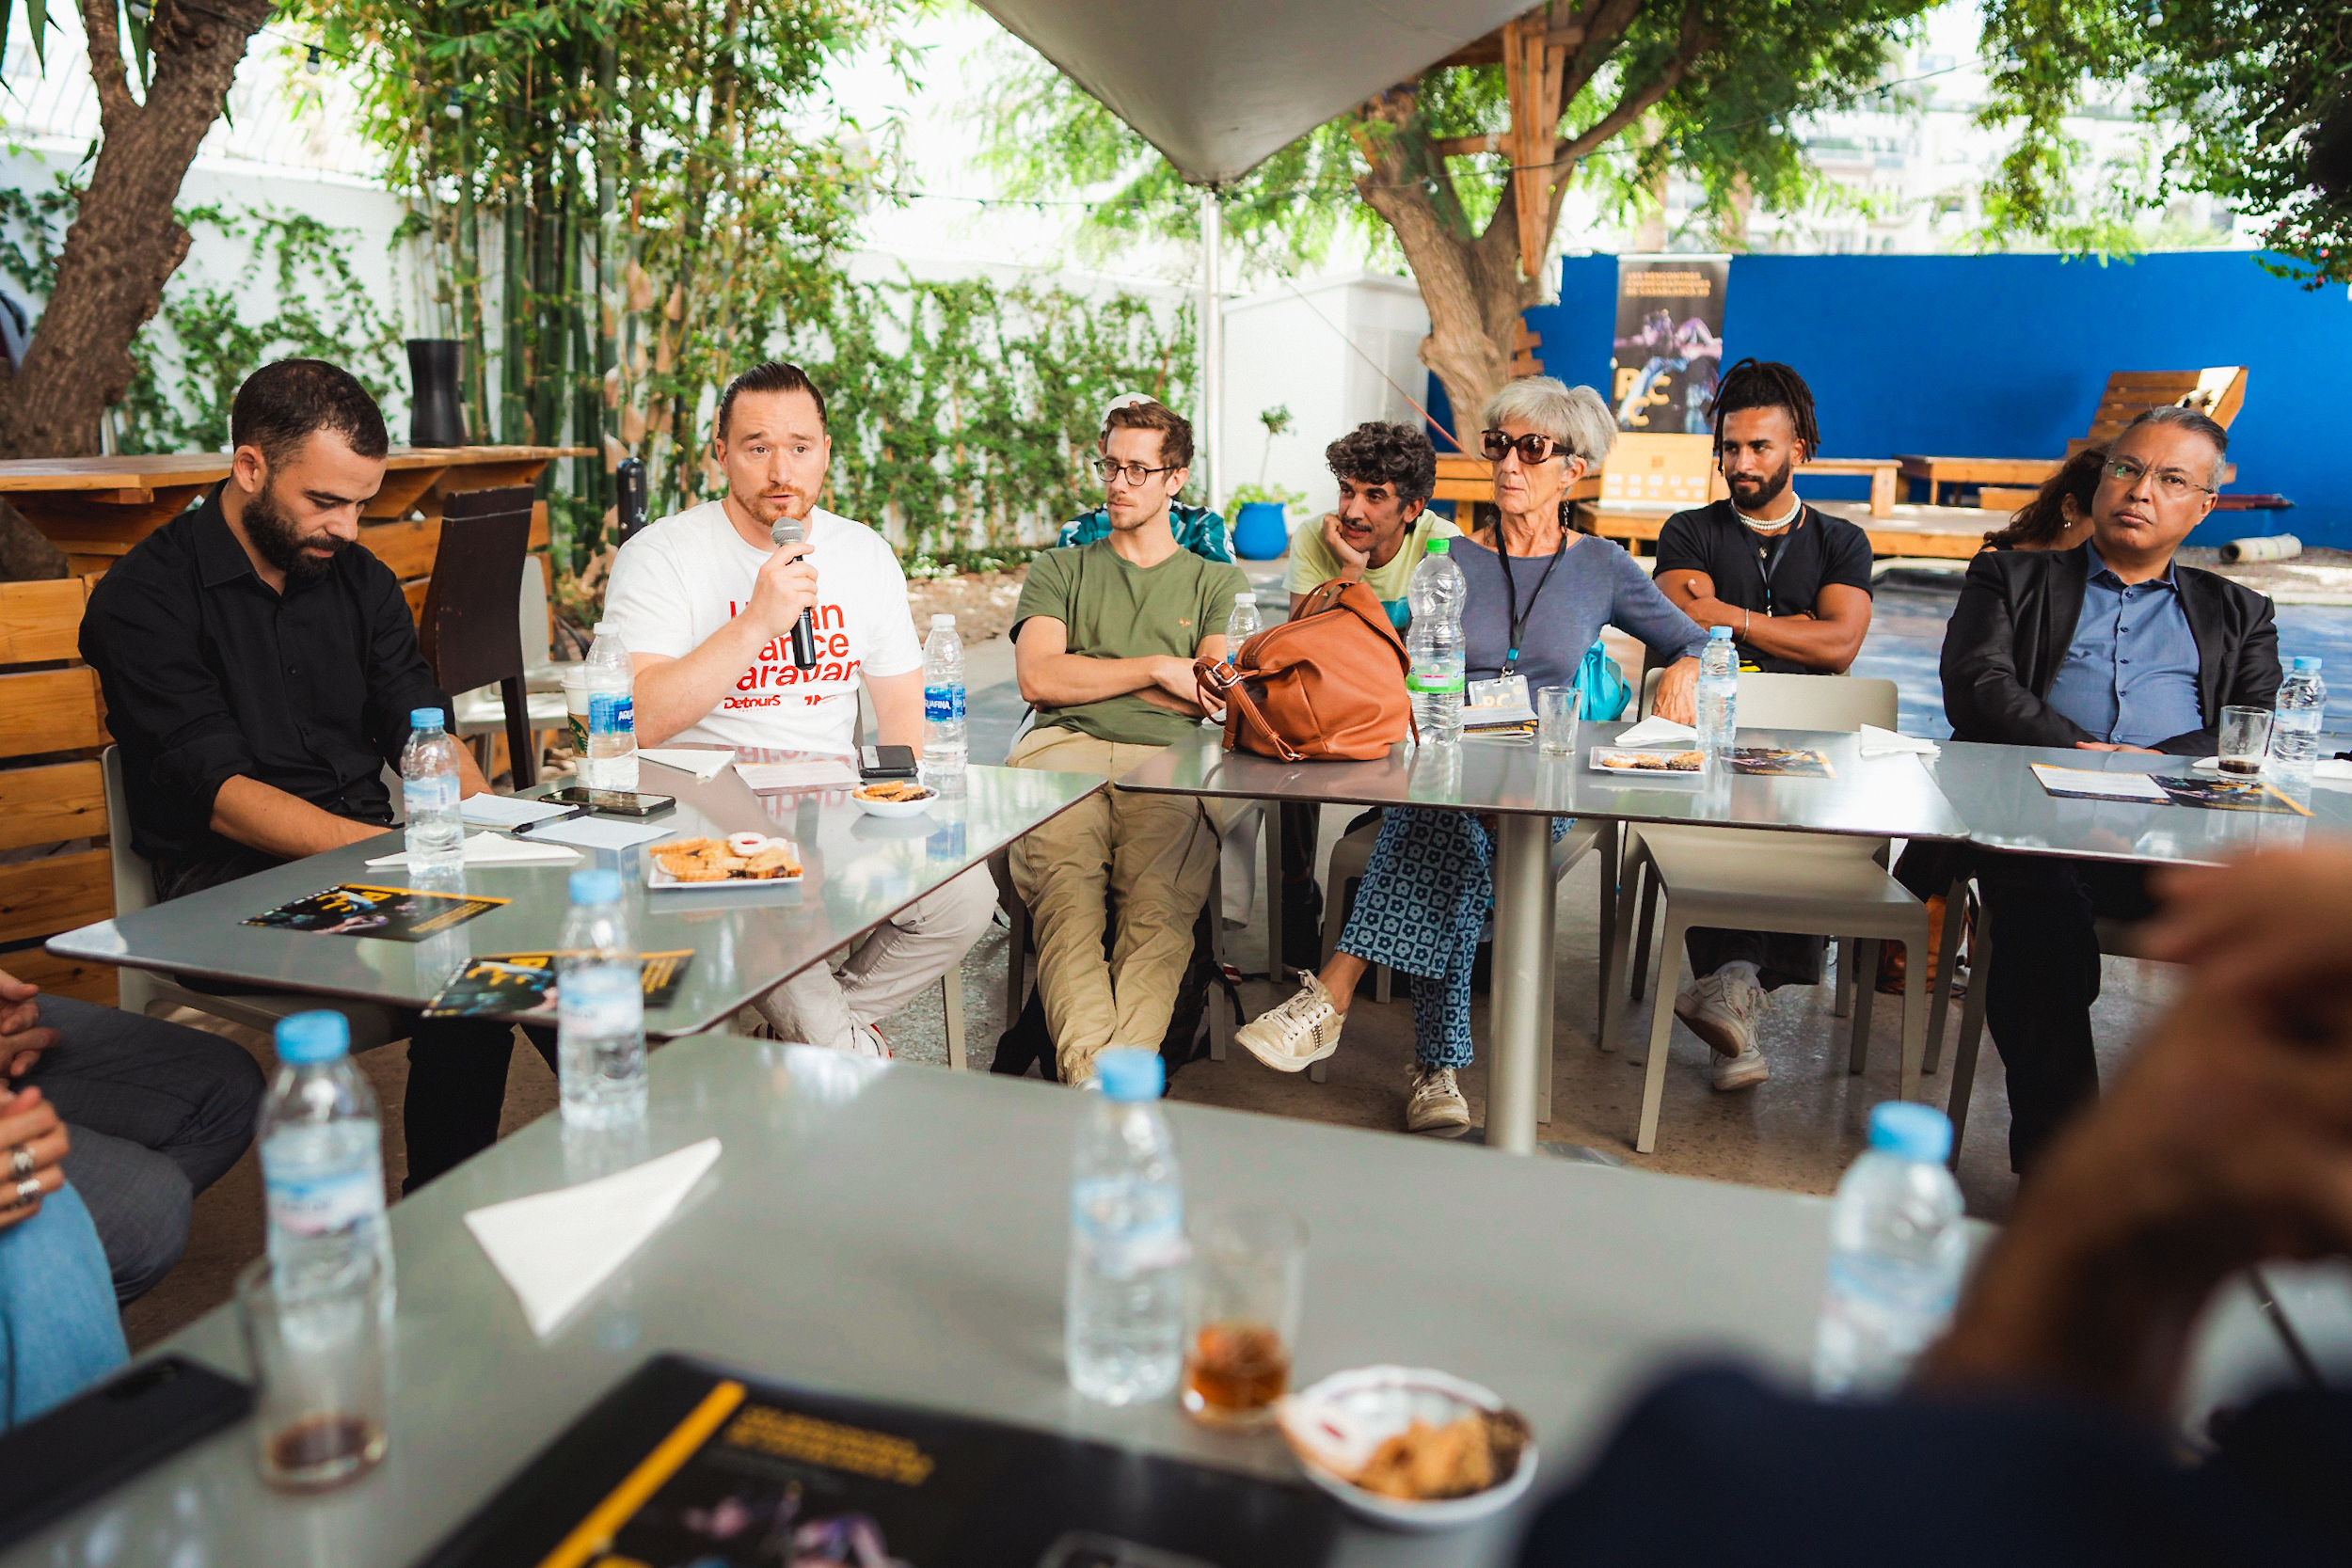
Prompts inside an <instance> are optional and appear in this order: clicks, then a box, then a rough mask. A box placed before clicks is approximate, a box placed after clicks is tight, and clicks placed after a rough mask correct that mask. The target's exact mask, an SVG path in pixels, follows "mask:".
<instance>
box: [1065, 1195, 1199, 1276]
mask: <svg viewBox="0 0 2352 1568" xmlns="http://www.w3.org/2000/svg"><path fill="white" fill-rule="evenodd" d="M1134 1196H1135V1194H1134V1185H1133V1181H1132V1179H1130V1178H1127V1177H1122V1176H1098V1177H1094V1178H1092V1179H1090V1180H1081V1181H1076V1182H1073V1183H1072V1185H1071V1188H1070V1231H1071V1236H1072V1238H1073V1241H1075V1242H1076V1243H1078V1244H1079V1245H1080V1246H1082V1247H1084V1248H1085V1250H1086V1252H1087V1254H1088V1256H1089V1258H1090V1259H1092V1260H1093V1263H1094V1267H1095V1268H1096V1269H1097V1270H1098V1271H1100V1272H1101V1273H1103V1274H1104V1275H1109V1276H1110V1277H1111V1278H1113V1279H1133V1278H1135V1277H1136V1275H1140V1274H1149V1273H1152V1272H1153V1271H1155V1270H1159V1269H1173V1268H1181V1267H1183V1266H1184V1262H1185V1261H1186V1260H1187V1259H1190V1258H1191V1256H1192V1247H1191V1244H1190V1243H1187V1242H1186V1241H1185V1240H1184V1199H1183V1198H1182V1197H1181V1196H1177V1195H1175V1194H1169V1195H1168V1198H1167V1202H1166V1204H1165V1206H1160V1205H1153V1206H1152V1209H1146V1210H1144V1212H1137V1210H1138V1208H1140V1207H1141V1206H1139V1205H1137V1204H1136V1203H1135V1202H1134ZM1154 1196H1156V1195H1154ZM1153 1210H1156V1212H1153Z"/></svg>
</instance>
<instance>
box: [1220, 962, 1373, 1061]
mask: <svg viewBox="0 0 2352 1568" xmlns="http://www.w3.org/2000/svg"><path fill="white" fill-rule="evenodd" d="M1346 1022H1347V1015H1346V1014H1345V1013H1343V1012H1341V1011H1340V1010H1339V1008H1337V1007H1336V1006H1332V1004H1331V993H1330V992H1329V991H1327V990H1324V989H1323V982H1322V981H1321V980H1319V979H1317V978H1316V977H1315V976H1313V975H1311V974H1310V975H1308V976H1307V983H1306V984H1305V985H1303V986H1301V987H1299V988H1298V994H1297V995H1296V996H1294V997H1292V998H1291V999H1290V1000H1289V1001H1287V1002H1285V1003H1283V1004H1282V1005H1281V1006H1279V1007H1269V1008H1267V1009H1266V1010H1265V1011H1264V1012H1263V1013H1260V1014H1259V1015H1258V1016H1257V1017H1256V1018H1253V1019H1251V1020H1250V1021H1249V1022H1247V1023H1245V1024H1243V1025H1242V1026H1241V1027H1240V1028H1239V1029H1237V1030H1235V1031H1234V1032H1233V1038H1234V1039H1236V1040H1238V1041H1240V1042H1241V1044H1242V1047H1243V1049H1245V1050H1247V1051H1248V1053H1250V1054H1251V1055H1252V1056H1255V1057H1257V1058H1258V1060H1260V1061H1262V1062H1263V1063H1264V1064H1265V1065H1266V1066H1268V1067H1270V1068H1272V1069H1274V1070H1275V1071H1277V1072H1296V1071H1297V1070H1298V1069H1301V1068H1303V1067H1306V1066H1308V1065H1310V1064H1311V1063H1314V1062H1319V1061H1321V1060H1323V1059H1324V1058H1325V1057H1326V1056H1328V1055H1329V1054H1331V1053H1333V1052H1334V1051H1337V1050H1338V1049H1339V1048H1340V1028H1341V1026H1342V1025H1343V1024H1344V1023H1346Z"/></svg>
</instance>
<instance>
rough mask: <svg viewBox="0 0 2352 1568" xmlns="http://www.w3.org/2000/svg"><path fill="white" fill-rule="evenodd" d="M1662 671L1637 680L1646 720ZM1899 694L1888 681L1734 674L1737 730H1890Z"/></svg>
mask: <svg viewBox="0 0 2352 1568" xmlns="http://www.w3.org/2000/svg"><path fill="white" fill-rule="evenodd" d="M1664 673H1665V672H1664V671H1663V670H1652V671H1650V672H1649V673H1647V674H1645V675H1644V676H1643V677H1642V706H1641V712H1642V714H1643V716H1644V717H1646V716H1647V715H1648V713H1649V710H1650V704H1651V703H1652V701H1654V700H1655V699H1656V697H1657V695H1658V682H1659V678H1660V677H1661V676H1662V675H1663V674H1664ZM1901 699H1902V693H1901V691H1900V689H1899V688H1897V686H1896V685H1895V683H1894V682H1893V681H1887V680H1877V679H1873V678H1871V677H1869V676H1865V675H1768V674H1763V673H1758V672H1756V671H1746V672H1742V673H1741V674H1740V727H1741V728H1742V729H1759V730H1838V731H1844V732H1845V733H1847V734H1849V735H1851V733H1853V732H1854V731H1855V730H1858V729H1860V728H1861V727H1862V726H1863V725H1865V724H1876V725H1877V726H1878V727H1879V728H1880V729H1883V730H1891V729H1893V728H1894V727H1895V721H1896V719H1897V716H1898V715H1899V712H1900V710H1901Z"/></svg>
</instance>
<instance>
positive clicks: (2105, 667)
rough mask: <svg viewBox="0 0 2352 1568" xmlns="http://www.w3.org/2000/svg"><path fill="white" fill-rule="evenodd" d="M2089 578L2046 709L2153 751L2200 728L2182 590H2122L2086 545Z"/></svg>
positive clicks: (2166, 585)
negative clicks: (2081, 605)
mask: <svg viewBox="0 0 2352 1568" xmlns="http://www.w3.org/2000/svg"><path fill="white" fill-rule="evenodd" d="M2083 548H2084V550H2085V551H2086V552H2088V553H2089V555H2090V577H2089V578H2087V579H2086V580H2085V581H2084V583H2083V612H2082V618H2081V619H2080V620H2078V621H2076V622H2075V623H2074V642H2073V643H2072V644H2071V645H2070V646H2069V647H2068V648H2067V650H2066V662H2065V663H2063V664H2061V665H2059V666H2058V676H2057V678H2056V679H2054V680H2052V681H2051V682H2050V695H2049V696H2048V698H2047V699H2045V700H2046V701H2047V702H2048V703H2049V705H2051V706H2052V707H2054V708H2056V709H2057V710H2058V712H2060V713H2062V714H2064V715H2065V716H2066V717H2067V718H2069V719H2071V720H2073V721H2074V722H2075V723H2077V724H2080V725H2081V726H2082V727H2083V728H2084V729H2086V730H2088V731H2089V732H2090V734H2091V735H2092V736H2094V737H2095V738H2097V739H2100V740H2106V741H2110V742H2113V743H2114V744H2116V745H2119V746H2153V745H2155V744H2156V743H2157V742H2158V741H2161V740H2169V739H2171V738H2172V737H2173V736H2176V735H2186V734H2188V733H2189V732H2190V731H2192V730H2201V729H2202V728H2204V727H2205V721H2204V717H2203V714H2202V712H2201V710H2200V708H2199V707H2198V705H2197V634H2196V633H2195V632H2194V631H2192V630H2190V629H2189V625H2188V610H2186V609H2185V607H2184V606H2183V605H2182V603H2181V585H2180V582H2179V581H2178V579H2177V578H2175V577H2174V576H2173V573H2174V567H2173V566H2172V565H2171V563H2169V562H2167V563H2166V565H2165V568H2164V576H2162V577H2160V578H2150V579H2149V580H2148V581H2146V582H2135V583H2129V584H2127V583H2125V582H2124V581H2123V579H2122V578H2119V577H2117V576H2116V575H2115V573H2114V572H2113V571H2112V570H2110V569H2109V568H2108V566H2107V563H2106V562H2104V561H2102V560H2100V559H2099V547H2098V546H2096V545H2085V546H2083Z"/></svg>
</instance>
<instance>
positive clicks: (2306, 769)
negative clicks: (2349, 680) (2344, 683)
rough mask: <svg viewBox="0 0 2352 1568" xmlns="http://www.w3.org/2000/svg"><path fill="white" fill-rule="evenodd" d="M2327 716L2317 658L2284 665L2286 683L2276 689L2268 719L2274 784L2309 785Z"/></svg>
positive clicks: (2296, 786)
mask: <svg viewBox="0 0 2352 1568" xmlns="http://www.w3.org/2000/svg"><path fill="white" fill-rule="evenodd" d="M2327 716H2328V687H2327V683H2326V682H2324V681H2322V680H2321V679H2320V678H2319V660H2317V659H2315V658H2298V659H2295V660H2292V661H2291V662H2290V663H2289V664H2288V666H2287V678H2286V681H2285V684H2283V685H2281V686H2280V688H2279V708H2278V713H2277V715H2276V717H2274V718H2273V719H2272V720H2271V722H2270V765H2269V767H2268V768H2267V769H2266V771H2267V772H2268V773H2269V775H2270V777H2271V781H2272V782H2273V783H2275V784H2281V785H2284V786H2286V787H2289V788H2309V787H2310V786H2311V782H2312V768H2313V767H2314V765H2315V764H2317V762H2318V761H2319V730H2320V724H2321V721H2323V720H2325V719H2326V718H2327Z"/></svg>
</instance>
